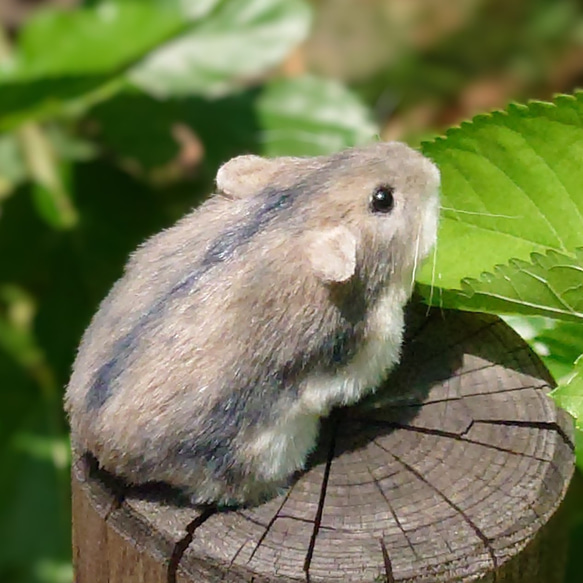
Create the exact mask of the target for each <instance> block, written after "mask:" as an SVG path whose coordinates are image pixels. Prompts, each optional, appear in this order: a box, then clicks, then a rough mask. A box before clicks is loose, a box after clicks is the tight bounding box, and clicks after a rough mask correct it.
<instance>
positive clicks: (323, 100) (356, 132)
mask: <svg viewBox="0 0 583 583" xmlns="http://www.w3.org/2000/svg"><path fill="white" fill-rule="evenodd" d="M257 114H258V118H259V124H260V126H261V129H262V131H261V135H260V141H261V142H262V143H263V145H264V148H263V151H264V153H265V154H266V155H268V156H282V155H287V156H289V155H298V156H317V155H322V154H331V153H333V152H337V151H338V150H341V149H342V148H347V147H350V146H355V145H359V144H363V143H366V142H370V141H371V140H372V139H374V137H375V136H378V131H379V130H378V127H377V126H376V124H375V123H374V122H373V119H372V115H371V112H370V110H369V109H368V108H367V107H365V106H364V104H363V103H361V102H360V101H359V100H358V99H357V98H356V97H355V96H354V95H353V94H352V93H351V92H350V91H349V90H347V89H346V88H345V87H344V86H342V85H341V84H339V83H337V82H335V81H327V80H324V79H319V78H317V77H309V76H306V77H301V78H297V79H288V80H281V81H275V82H273V83H270V84H269V85H268V86H267V87H266V89H265V92H264V93H262V94H261V96H260V97H259V100H258V103H257Z"/></svg>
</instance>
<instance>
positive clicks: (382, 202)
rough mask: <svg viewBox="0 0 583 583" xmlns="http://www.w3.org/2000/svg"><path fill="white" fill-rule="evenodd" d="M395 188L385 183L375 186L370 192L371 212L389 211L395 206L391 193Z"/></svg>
mask: <svg viewBox="0 0 583 583" xmlns="http://www.w3.org/2000/svg"><path fill="white" fill-rule="evenodd" d="M394 192H395V189H394V188H393V187H392V186H389V185H387V184H382V185H381V186H377V187H376V188H375V190H374V192H373V193H372V198H371V201H370V207H371V209H372V212H373V213H389V212H391V211H392V210H393V206H395V200H394V198H393V193H394Z"/></svg>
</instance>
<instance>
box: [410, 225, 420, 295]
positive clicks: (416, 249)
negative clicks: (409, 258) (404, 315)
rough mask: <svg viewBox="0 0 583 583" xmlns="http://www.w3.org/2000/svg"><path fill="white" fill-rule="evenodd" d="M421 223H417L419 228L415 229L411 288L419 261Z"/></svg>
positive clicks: (413, 284) (413, 285)
mask: <svg viewBox="0 0 583 583" xmlns="http://www.w3.org/2000/svg"><path fill="white" fill-rule="evenodd" d="M422 226H423V225H422V223H421V222H420V223H419V228H418V229H417V241H416V243H415V259H414V261H413V275H412V277H411V289H413V288H414V287H415V277H416V276H417V266H418V262H419V245H420V244H421V227H422Z"/></svg>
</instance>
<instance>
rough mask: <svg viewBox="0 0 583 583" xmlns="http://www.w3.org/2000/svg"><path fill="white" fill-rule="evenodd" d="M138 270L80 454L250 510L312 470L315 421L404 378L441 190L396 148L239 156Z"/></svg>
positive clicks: (113, 319) (133, 261) (97, 325)
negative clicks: (417, 273)
mask: <svg viewBox="0 0 583 583" xmlns="http://www.w3.org/2000/svg"><path fill="white" fill-rule="evenodd" d="M217 188H218V193H217V194H215V195H214V196H213V197H211V198H210V199H209V200H208V201H206V202H205V203H204V204H203V205H201V206H200V207H199V208H197V209H196V210H194V211H193V212H191V213H190V214H189V215H187V216H186V217H184V218H183V219H182V220H181V221H179V222H178V223H177V224H176V225H175V226H173V227H171V228H169V229H167V230H165V231H163V232H161V233H159V234H157V235H155V236H154V237H152V238H151V239H150V240H148V241H147V242H146V243H145V244H143V245H142V246H141V247H140V248H139V249H138V250H137V251H136V252H135V253H134V254H133V255H132V257H131V258H130V260H129V262H128V265H127V266H126V269H125V272H124V274H123V276H122V278H121V279H120V280H119V281H118V282H117V283H116V284H115V286H114V287H113V289H112V290H111V292H110V293H109V295H108V296H107V297H106V299H105V300H104V301H103V302H102V304H101V306H100V307H99V310H98V312H97V314H96V315H95V316H94V318H93V320H92V322H91V324H90V326H89V328H88V329H87V331H86V332H85V335H84V337H83V339H82V342H81V345H80V348H79V351H78V355H77V359H76V361H75V364H74V367H73V373H72V376H71V380H70V383H69V386H68V388H67V392H66V409H67V411H68V414H69V418H70V423H71V430H72V438H73V441H74V443H75V444H76V446H77V447H78V448H81V449H82V450H87V451H90V452H91V453H93V454H94V455H95V456H96V457H97V459H98V460H99V462H100V464H101V465H102V466H103V467H104V468H105V469H107V470H109V471H111V472H113V473H115V474H117V475H119V476H121V477H122V478H124V479H125V480H127V481H128V482H130V483H143V482H148V481H163V482H167V483H169V484H170V485H172V486H175V487H178V488H180V489H182V490H184V491H185V492H186V493H187V494H188V495H189V496H190V498H191V500H192V502H193V503H197V504H198V503H216V504H226V505H231V504H250V503H256V502H259V501H261V500H263V499H265V498H266V497H269V496H270V495H272V494H274V493H276V492H277V491H278V489H279V488H281V487H282V486H284V485H285V484H286V483H287V481H288V480H289V478H290V476H291V475H292V474H293V473H294V472H295V471H296V470H298V469H301V468H302V467H303V465H304V463H305V460H306V457H307V455H308V454H309V452H310V451H311V450H312V449H313V447H314V445H315V443H316V439H317V431H318V424H319V419H320V417H322V416H324V415H327V414H328V413H329V411H330V409H331V407H333V406H335V405H346V404H350V403H354V402H355V401H357V400H358V399H359V398H361V397H362V396H363V395H364V394H365V393H366V392H367V391H370V390H373V389H374V387H375V386H376V385H378V384H379V383H380V381H382V379H383V377H384V376H385V375H386V373H387V372H388V371H389V370H390V368H391V367H392V366H394V364H395V363H396V362H397V361H398V359H399V353H400V345H401V339H402V331H403V307H404V305H405V303H406V302H407V300H408V298H409V296H410V293H411V288H412V281H413V278H414V273H413V272H414V269H415V267H416V265H417V264H418V262H419V261H420V260H421V259H423V258H424V257H425V256H426V255H427V254H428V253H429V251H430V249H431V246H432V245H433V243H434V241H435V238H436V229H437V215H438V190H439V173H438V171H437V169H436V168H435V166H434V165H433V164H432V163H431V162H430V161H429V160H427V159H426V158H424V157H423V156H422V155H421V154H419V153H418V152H416V151H414V150H412V149H410V148H408V147H407V146H405V145H403V144H399V143H378V144H374V145H371V146H367V147H363V148H353V149H350V150H346V151H344V152H340V153H338V154H335V155H332V156H329V157H317V158H276V159H273V160H268V159H264V158H260V157H257V156H242V157H239V158H235V159H233V160H231V161H230V162H227V163H226V164H225V165H224V166H223V167H222V168H221V169H220V170H219V173H218V175H217Z"/></svg>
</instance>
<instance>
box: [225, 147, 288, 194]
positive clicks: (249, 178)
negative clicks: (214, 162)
mask: <svg viewBox="0 0 583 583" xmlns="http://www.w3.org/2000/svg"><path fill="white" fill-rule="evenodd" d="M290 160H293V158H272V159H269V158H262V157H261V156H253V155H247V156H237V157H236V158H233V159H232V160H229V161H228V162H225V163H224V164H223V165H222V166H221V167H220V168H219V171H218V172H217V178H216V183H217V188H218V190H219V192H220V193H223V194H226V195H227V196H230V197H233V198H244V197H246V196H252V195H253V194H257V193H258V192H259V191H260V190H262V189H263V188H265V186H267V185H268V184H269V183H270V182H271V181H272V178H273V176H274V174H275V173H276V172H278V171H279V170H280V169H281V168H282V167H283V166H284V165H285V164H286V163H287V162H289V161H290Z"/></svg>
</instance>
